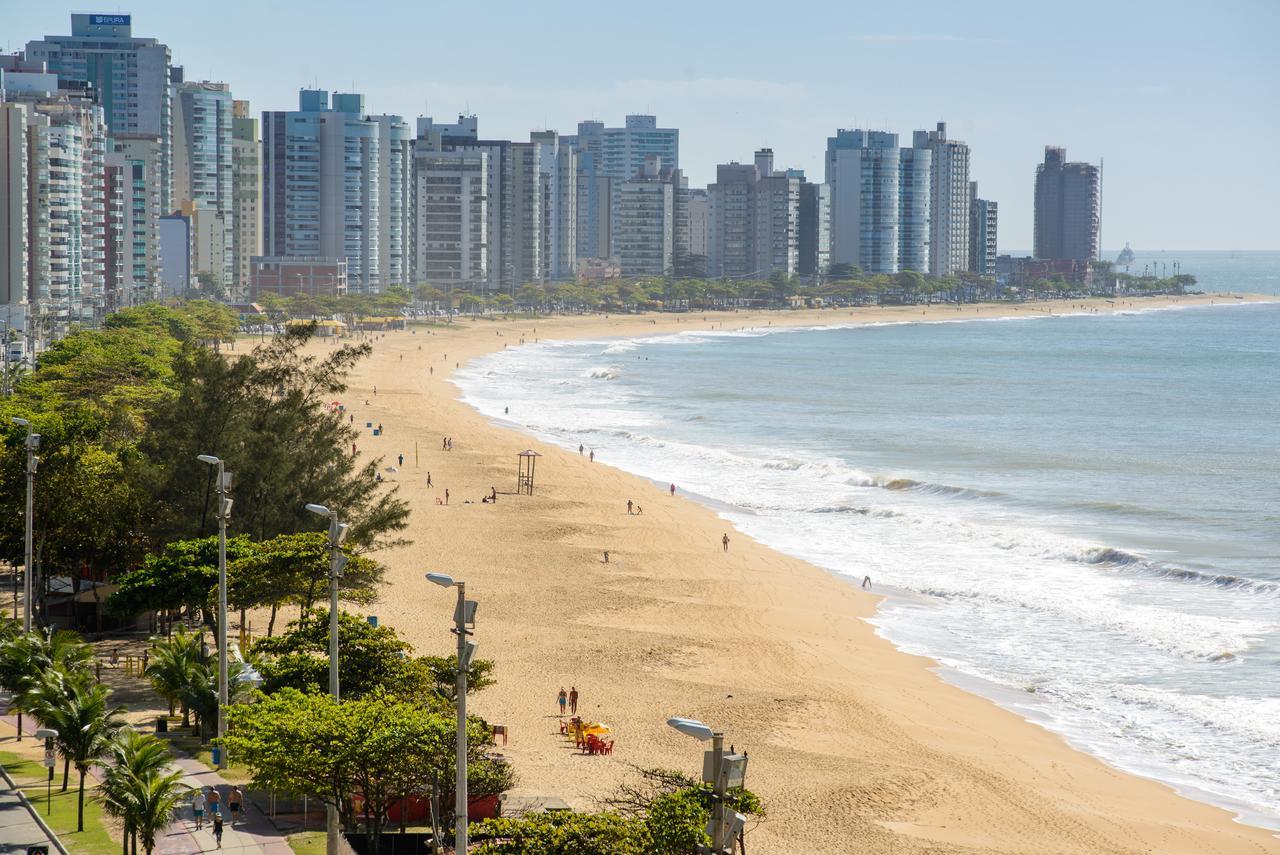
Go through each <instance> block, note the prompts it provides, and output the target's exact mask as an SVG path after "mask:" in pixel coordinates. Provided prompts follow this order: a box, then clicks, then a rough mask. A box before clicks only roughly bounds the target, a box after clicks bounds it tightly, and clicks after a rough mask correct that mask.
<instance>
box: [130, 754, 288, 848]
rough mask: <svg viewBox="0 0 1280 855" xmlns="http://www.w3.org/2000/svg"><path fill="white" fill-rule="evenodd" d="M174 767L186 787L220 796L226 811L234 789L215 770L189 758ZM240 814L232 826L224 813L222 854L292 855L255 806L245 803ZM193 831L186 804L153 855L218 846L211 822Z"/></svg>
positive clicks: (157, 844) (279, 834) (176, 763)
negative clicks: (210, 790) (240, 816)
mask: <svg viewBox="0 0 1280 855" xmlns="http://www.w3.org/2000/svg"><path fill="white" fill-rule="evenodd" d="M174 765H175V766H177V767H178V768H179V769H181V770H182V771H183V772H184V773H185V775H184V777H183V779H182V780H183V783H185V784H187V785H188V786H191V787H195V788H200V787H215V788H216V789H217V790H218V793H219V794H220V795H221V796H222V806H223V810H224V811H225V810H226V805H227V797H228V796H229V795H230V794H231V790H232V789H234V788H233V786H232V785H231V784H228V783H227V782H226V781H225V780H223V779H222V776H221V775H219V774H218V773H217V771H215V770H213V769H210V768H209V767H208V766H205V765H204V764H203V763H201V762H199V761H197V760H193V759H191V758H190V757H182V758H179V759H178V760H175V761H174ZM242 813H243V814H244V818H243V819H242V820H241V821H240V822H238V823H236V824H235V825H232V824H231V822H230V819H229V817H230V815H229V814H227V813H224V814H223V818H224V819H225V820H226V822H225V823H224V824H223V830H222V850H223V851H224V852H228V853H233V855H291V853H292V852H293V850H292V849H290V848H289V841H288V840H287V839H285V836H284V835H283V834H281V833H280V832H279V831H277V830H276V828H275V826H273V825H272V824H271V821H270V820H269V819H267V817H266V816H264V815H263V814H262V812H261V811H259V810H258V808H257V806H255V805H254V804H253V803H252V802H250V801H248V800H246V801H245V804H244V805H243V808H242ZM207 819H208V815H207V814H206V820H207ZM195 828H196V823H195V819H194V817H193V816H192V814H191V806H190V803H188V804H187V805H185V806H184V807H183V808H182V810H181V812H180V816H179V819H177V820H176V821H175V822H174V823H172V824H171V825H170V826H169V828H168V830H167V831H166V832H165V835H164V837H163V838H162V839H158V840H157V841H156V849H155V855H191V853H197V852H212V851H215V850H216V849H217V844H216V843H215V842H214V839H213V830H212V825H211V823H209V822H207V821H206V822H205V824H204V828H202V829H201V830H200V831H196V830H195Z"/></svg>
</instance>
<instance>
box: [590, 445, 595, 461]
mask: <svg viewBox="0 0 1280 855" xmlns="http://www.w3.org/2000/svg"><path fill="white" fill-rule="evenodd" d="M590 460H591V462H592V463H595V462H596V450H595V449H594V448H593V449H591V455H590Z"/></svg>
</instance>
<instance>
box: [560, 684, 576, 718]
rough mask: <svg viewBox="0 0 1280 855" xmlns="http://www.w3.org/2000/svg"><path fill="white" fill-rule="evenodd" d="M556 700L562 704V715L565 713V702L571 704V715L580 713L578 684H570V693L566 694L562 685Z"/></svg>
mask: <svg viewBox="0 0 1280 855" xmlns="http://www.w3.org/2000/svg"><path fill="white" fill-rule="evenodd" d="M556 700H557V701H558V702H559V704H560V715H564V707H565V704H566V703H568V705H569V713H570V715H577V714H578V688H577V686H570V687H569V693H568V694H565V691H564V686H561V687H560V694H559V695H558V696H557V698H556Z"/></svg>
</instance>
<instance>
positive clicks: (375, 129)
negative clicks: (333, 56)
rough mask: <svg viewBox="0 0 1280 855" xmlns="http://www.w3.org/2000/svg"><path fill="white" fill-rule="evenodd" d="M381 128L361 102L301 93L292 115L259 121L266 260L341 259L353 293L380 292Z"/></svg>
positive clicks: (346, 95) (271, 114)
mask: <svg viewBox="0 0 1280 855" xmlns="http://www.w3.org/2000/svg"><path fill="white" fill-rule="evenodd" d="M380 130H381V125H380V124H379V123H378V121H376V120H374V119H370V118H368V117H367V116H365V114H364V96H363V95H358V94H350V93H338V92H335V93H333V98H332V101H330V99H329V93H328V92H326V91H324V90H322V89H303V90H302V91H301V92H300V93H299V96H298V110H296V111H288V112H264V113H263V114H262V134H263V146H262V152H263V157H262V185H263V194H262V195H263V200H262V209H263V248H264V252H265V254H266V255H267V256H270V257H279V258H290V257H303V256H305V257H309V258H325V259H333V258H342V259H345V260H346V261H347V275H348V281H349V283H350V288H351V290H352V291H364V292H366V293H376V292H377V291H378V290H379V288H380V287H381V284H382V280H381V275H380V271H381V263H382V258H381V246H380V245H381V237H382V234H381V206H380V201H379V190H380V189H381V183H382V177H381V171H382V167H383V164H382V162H381V146H380V136H381V135H380Z"/></svg>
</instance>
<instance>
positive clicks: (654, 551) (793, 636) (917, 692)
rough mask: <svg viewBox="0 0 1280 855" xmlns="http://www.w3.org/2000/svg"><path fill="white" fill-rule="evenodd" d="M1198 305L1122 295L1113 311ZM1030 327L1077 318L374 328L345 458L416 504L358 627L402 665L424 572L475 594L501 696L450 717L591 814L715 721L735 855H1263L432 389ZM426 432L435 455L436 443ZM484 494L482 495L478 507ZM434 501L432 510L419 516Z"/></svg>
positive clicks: (641, 496)
mask: <svg viewBox="0 0 1280 855" xmlns="http://www.w3.org/2000/svg"><path fill="white" fill-rule="evenodd" d="M1209 299H1215V300H1217V301H1218V302H1235V299H1234V298H1224V297H1222V296H1221V295H1218V296H1216V297H1213V298H1210V297H1205V298H1204V300H1203V301H1204V302H1207V301H1208V300H1209ZM1199 301H1200V300H1199V299H1198V298H1188V297H1184V298H1179V299H1176V300H1173V299H1166V298H1153V299H1145V300H1144V299H1134V300H1133V301H1132V303H1133V306H1132V307H1133V308H1141V307H1155V306H1161V305H1165V304H1169V303H1175V302H1176V303H1177V304H1179V305H1189V304H1192V303H1194V302H1199ZM1124 302H1128V301H1124ZM1077 305H1078V304H1077ZM1090 305H1091V306H1093V307H1096V308H1098V309H1100V310H1102V311H1110V310H1113V309H1118V308H1125V309H1127V308H1130V307H1129V306H1125V305H1114V306H1113V305H1111V304H1110V303H1109V302H1108V301H1102V300H1097V301H1092V303H1091V304H1090ZM1046 311H1052V312H1053V313H1055V314H1062V313H1067V312H1070V311H1073V309H1072V308H1071V307H1070V306H1068V305H1066V304H1063V303H1051V304H1044V305H1039V306H1036V305H1022V306H1020V307H1017V308H1016V309H1015V308H1014V307H1011V306H988V307H983V308H981V309H977V308H975V307H973V306H965V307H964V308H963V311H960V312H957V311H956V309H955V307H954V306H947V307H941V306H940V307H931V308H923V307H920V306H914V307H902V308H868V309H856V310H849V309H841V310H813V311H797V312H778V311H774V312H762V313H751V312H745V311H743V312H709V313H706V314H705V315H704V314H703V313H690V314H662V315H627V316H612V317H608V318H606V317H604V316H600V315H595V316H585V317H572V318H568V317H565V318H560V317H556V318H539V319H536V320H529V319H511V320H506V321H502V320H497V321H494V320H462V321H455V322H454V323H453V324H450V325H447V326H446V325H436V326H431V327H418V328H416V332H413V333H410V332H391V333H387V334H385V336H383V337H380V338H378V339H377V340H376V341H375V343H374V355H373V356H372V357H371V358H370V359H368V360H366V361H365V362H363V363H362V364H361V365H360V366H359V368H358V369H357V371H356V372H355V375H354V377H353V382H352V386H351V389H350V390H349V392H348V393H347V394H346V396H345V397H344V403H346V404H347V406H348V410H349V411H350V412H352V413H353V414H354V416H355V420H356V423H357V425H358V426H362V425H363V424H364V423H365V422H372V423H374V424H375V425H376V424H378V423H381V424H382V425H383V426H384V427H385V431H384V434H383V435H382V436H378V437H374V436H372V435H371V432H370V431H367V430H365V431H363V436H362V437H361V438H360V440H359V453H360V454H361V456H366V455H375V456H378V455H380V456H382V457H383V458H384V463H383V465H384V466H386V465H395V463H396V456H397V455H398V454H403V455H404V457H405V461H404V464H403V466H401V467H399V471H398V472H396V473H384V477H387V478H389V479H391V481H392V482H393V483H396V484H398V485H399V487H400V493H401V495H402V496H403V497H405V498H406V499H407V500H409V502H411V504H412V507H413V513H412V517H411V520H410V524H409V528H408V530H407V532H406V535H407V536H408V537H409V538H411V539H412V541H413V542H412V544H411V545H409V546H406V547H402V548H397V549H395V550H390V551H387V552H384V553H381V554H379V555H378V558H379V559H381V560H383V561H385V562H386V563H387V565H388V566H389V572H388V576H387V578H388V583H389V584H388V585H387V587H386V589H385V591H384V593H383V596H382V599H381V601H380V602H379V603H377V604H376V605H375V606H372V607H370V608H369V609H368V610H367V611H368V613H370V614H376V615H377V616H378V618H379V619H380V621H381V622H383V623H384V624H389V625H391V626H393V627H395V628H396V629H397V630H398V631H399V632H400V633H402V634H403V636H404V637H405V638H406V639H407V640H409V641H410V642H412V643H413V644H414V645H415V646H416V647H417V648H418V650H419V651H420V652H423V653H438V654H447V653H449V652H450V651H451V649H452V646H453V643H454V642H453V637H452V636H451V635H450V634H449V628H450V626H451V619H452V618H451V615H452V609H453V595H452V594H451V593H450V592H447V591H445V590H443V589H441V588H438V587H436V586H433V585H431V584H429V583H427V582H426V581H425V580H424V579H423V573H424V572H425V571H428V570H435V571H443V572H447V573H450V574H452V575H453V576H454V577H455V578H458V579H462V580H465V581H466V583H467V593H468V596H469V597H470V598H472V599H475V600H478V601H479V611H478V618H477V624H476V634H475V640H476V641H477V642H478V643H479V655H480V656H482V657H486V658H491V659H493V660H495V662H496V669H495V676H496V679H497V684H496V685H495V686H493V687H491V688H489V689H486V690H484V691H483V692H480V693H479V694H477V695H475V696H473V700H472V702H471V704H470V707H469V708H470V709H471V710H472V711H474V712H475V713H477V714H479V715H482V716H484V717H485V718H486V719H488V720H489V721H490V722H493V723H496V724H505V725H506V726H507V727H508V728H509V731H510V742H509V744H507V745H506V746H505V747H502V749H501V750H503V751H505V753H506V754H507V755H508V756H509V757H510V758H511V759H512V761H513V762H514V764H515V767H516V769H517V771H518V773H519V778H520V780H519V785H518V787H517V789H516V791H515V792H516V793H519V794H538V795H552V796H558V797H561V798H563V799H565V800H566V801H568V802H569V804H570V805H572V806H573V807H575V808H580V809H591V808H594V807H596V806H597V802H596V800H597V799H598V798H600V797H602V796H605V795H607V794H608V793H610V792H611V791H612V790H613V788H614V787H615V786H616V785H617V784H618V783H619V782H621V781H624V780H632V779H634V777H635V773H634V770H633V769H632V765H636V766H642V767H652V766H661V767H667V768H676V769H681V770H684V771H685V772H688V773H690V774H697V773H699V772H700V770H701V755H702V751H703V750H704V749H705V748H706V747H708V746H707V745H705V744H703V743H698V742H696V741H694V740H692V739H690V738H688V737H685V736H682V735H680V734H678V733H676V732H675V731H673V730H672V729H671V728H669V727H667V726H666V724H665V720H666V719H667V718H668V717H669V716H673V715H681V716H690V717H694V718H698V719H701V720H702V721H705V722H707V723H709V724H711V725H713V726H714V727H716V728H717V729H720V730H722V731H723V732H724V733H725V738H726V743H729V744H732V745H733V746H734V747H735V748H736V749H738V750H739V751H741V750H746V751H747V752H749V754H750V765H749V768H748V771H747V785H748V786H749V787H750V788H751V789H753V790H755V791H756V792H757V793H758V794H759V795H760V796H761V797H762V798H763V799H764V801H765V804H766V805H767V808H768V818H767V819H766V820H765V821H764V822H763V823H760V824H759V825H758V826H755V827H754V828H753V829H752V830H751V831H750V833H749V834H748V836H747V846H748V851H750V852H751V853H753V855H755V853H761V855H766V853H801V852H803V853H844V852H852V851H857V852H872V853H890V852H892V853H923V852H930V853H939V852H966V853H972V852H1007V853H1028V852H1053V853H1111V852H1154V853H1229V852H1250V853H1260V852H1280V839H1277V838H1276V837H1274V836H1273V835H1272V834H1270V833H1269V832H1267V831H1265V830H1261V829H1257V828H1253V827H1248V826H1244V825H1241V824H1239V823H1236V822H1234V821H1233V819H1232V816H1231V815H1230V814H1229V813H1228V812H1226V811H1224V810H1221V809H1218V808H1215V807H1212V806H1209V805H1206V804H1202V803H1199V802H1195V801H1191V800H1189V799H1186V798H1183V797H1181V796H1179V795H1177V794H1175V793H1174V791H1173V790H1172V789H1170V788H1169V787H1167V786H1164V785H1162V784H1159V783H1156V782H1153V781H1149V780H1145V779H1142V778H1138V777H1135V776H1131V775H1128V774H1125V773H1122V772H1120V771H1117V770H1115V769H1112V768H1110V767H1109V766H1107V765H1105V764H1103V763H1102V762H1100V761H1098V760H1096V759H1094V758H1092V757H1090V756H1088V755H1086V754H1084V753H1081V752H1079V751H1076V750H1074V749H1072V748H1071V747H1069V746H1068V745H1067V744H1066V743H1065V742H1064V741H1063V740H1062V739H1061V738H1059V737H1058V736H1056V735H1054V734H1052V733H1049V732H1048V731H1046V730H1044V729H1042V728H1041V727H1038V726H1036V725H1034V724H1030V723H1028V722H1026V721H1024V720H1023V719H1021V718H1019V717H1018V716H1016V715H1014V714H1013V713H1010V712H1006V711H1005V710H1003V709H1001V708H1000V707H998V706H996V705H995V704H994V703H992V702H991V701H989V700H986V699H984V698H981V697H979V696H977V695H973V694H969V693H967V692H965V691H962V690H961V689H958V688H956V687H954V686H951V685H949V684H947V683H945V682H943V680H942V679H941V678H940V677H938V676H937V675H936V674H935V673H934V671H933V670H931V669H933V668H935V667H936V666H935V663H933V662H931V661H930V660H927V659H923V658H919V657H914V656H909V655H907V654H904V653H901V652H899V651H897V650H896V649H894V648H893V646H892V645H890V644H889V642H887V641H885V640H883V639H881V638H879V637H878V636H876V635H875V634H874V631H873V628H872V627H871V626H870V625H868V624H867V623H866V621H865V620H864V619H865V618H867V617H869V616H871V615H872V613H873V612H874V610H875V607H876V603H877V598H876V597H875V596H874V595H873V594H869V593H866V592H863V591H861V590H859V589H858V588H857V587H856V586H855V585H854V584H851V583H850V581H849V580H846V579H840V578H837V577H835V576H833V575H831V574H829V573H827V572H826V571H824V570H822V569H820V568H817V567H815V566H812V565H810V564H807V563H805V562H803V561H799V560H796V559H793V558H789V557H786V556H784V555H781V554H779V553H777V552H774V551H772V550H770V549H768V548H765V547H764V546H762V545H760V544H757V543H755V542H753V541H752V540H750V539H749V538H747V537H745V536H743V535H740V534H738V533H736V532H734V531H733V530H732V529H731V528H730V527H729V526H728V524H727V523H726V522H725V521H724V520H722V519H720V518H719V517H717V516H716V514H715V513H714V512H713V511H712V510H710V509H708V508H707V507H704V506H703V505H700V504H698V503H696V502H694V501H692V500H689V499H685V498H683V497H681V496H680V495H679V494H677V496H676V497H674V498H673V497H671V496H670V495H669V494H668V492H667V490H666V489H665V485H664V486H663V487H659V486H655V485H654V484H653V483H651V482H650V481H648V480H646V479H643V478H639V477H636V476H633V475H629V474H627V473H624V472H622V471H620V470H617V469H613V468H611V467H610V466H609V461H608V460H607V459H601V458H599V457H597V459H596V461H595V463H591V462H589V461H588V459H587V458H586V457H585V456H579V455H578V454H577V453H576V450H575V451H566V450H563V449H560V448H558V447H554V446H550V445H547V444H545V443H540V442H537V441H534V440H533V439H530V438H529V437H527V436H525V435H522V434H520V433H517V432H515V431H513V430H509V429H505V428H501V427H498V426H495V425H493V424H491V423H490V422H489V421H488V420H487V419H486V418H483V417H482V416H480V415H479V414H478V413H476V412H475V411H474V410H472V409H471V408H469V407H468V406H466V405H465V404H463V403H461V402H460V401H459V400H458V397H457V396H458V392H457V389H456V387H455V386H453V385H452V384H451V383H450V382H449V376H450V372H451V370H452V369H453V368H454V366H455V365H457V364H460V363H464V362H466V361H467V360H469V359H471V358H473V357H475V356H478V355H480V354H483V353H486V352H489V351H492V350H494V349H500V348H501V347H503V346H504V345H507V346H510V347H516V346H518V343H519V341H520V337H521V336H524V337H525V338H526V340H527V341H529V342H533V341H534V339H535V338H538V339H542V340H546V339H555V338H571V337H588V336H589V337H603V336H613V335H616V336H622V335H628V334H653V333H655V332H679V331H685V330H697V329H708V328H711V327H712V326H715V327H716V328H720V325H721V324H723V328H724V329H735V328H738V327H743V326H766V325H769V324H772V325H774V326H780V325H784V324H804V325H817V324H837V323H840V324H845V323H855V322H863V321H887V320H936V319H946V320H952V319H956V318H963V317H972V316H974V315H975V314H976V315H978V316H985V317H998V316H1001V315H1011V316H1021V315H1025V314H1027V313H1031V312H1046ZM1077 311H1078V309H1077ZM314 347H316V348H317V349H319V350H323V349H326V348H328V347H332V344H331V343H324V342H318V343H316V344H315V345H314ZM429 367H431V368H434V373H433V374H431V373H429V372H428V368H429ZM375 387H376V390H377V391H376V394H375V393H374V391H373V390H374V388H375ZM366 399H367V400H368V402H369V403H368V405H366V404H365V401H366ZM518 416H519V414H518V413H516V414H513V418H518ZM446 436H449V437H452V438H453V450H452V451H451V452H446V451H442V450H441V442H442V439H443V437H446ZM525 448H533V449H535V450H537V451H538V452H539V453H541V454H542V457H541V458H540V459H539V460H538V466H537V482H536V491H535V493H534V495H533V496H523V495H522V496H516V495H513V494H514V492H515V486H516V454H517V452H519V451H521V450H523V449H525ZM428 471H430V473H431V477H432V481H433V483H434V485H435V486H434V487H433V488H431V489H428V488H427V487H426V486H425V484H426V476H427V472H428ZM491 487H495V488H496V489H497V492H498V502H497V503H496V504H495V505H489V504H481V503H480V498H481V496H483V495H486V494H487V493H488V492H489V490H490V488H491ZM446 488H448V490H449V492H450V503H449V506H448V507H445V506H442V505H437V504H436V499H437V498H438V497H440V498H442V497H443V496H444V491H445V489H446ZM628 499H632V500H634V501H636V502H638V503H639V504H640V505H642V506H643V508H644V514H643V516H629V515H628V514H627V512H626V504H627V500H628ZM466 500H471V501H472V502H473V504H465V503H464V502H465V501H466ZM726 531H727V532H728V534H729V536H730V538H731V540H732V543H731V547H730V549H729V551H728V552H727V553H726V552H724V551H723V550H722V548H721V536H722V534H724V533H725V532H726ZM604 550H608V551H609V552H610V555H611V560H610V562H609V563H608V564H606V563H604V561H603V553H604ZM571 686H576V687H577V689H578V690H579V692H580V693H581V706H580V713H581V714H582V715H584V716H585V717H587V718H588V719H592V720H600V721H604V722H606V723H607V724H609V725H610V726H611V727H612V728H613V730H614V735H615V738H616V742H617V745H616V748H615V751H614V753H613V755H612V756H584V755H582V754H579V753H577V752H576V751H575V750H574V749H573V747H572V745H571V744H568V743H566V741H565V740H564V739H563V738H562V737H561V736H560V735H559V733H558V716H557V712H558V710H557V707H556V693H557V692H558V691H559V689H560V688H561V687H564V688H565V689H568V688H569V687H571Z"/></svg>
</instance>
